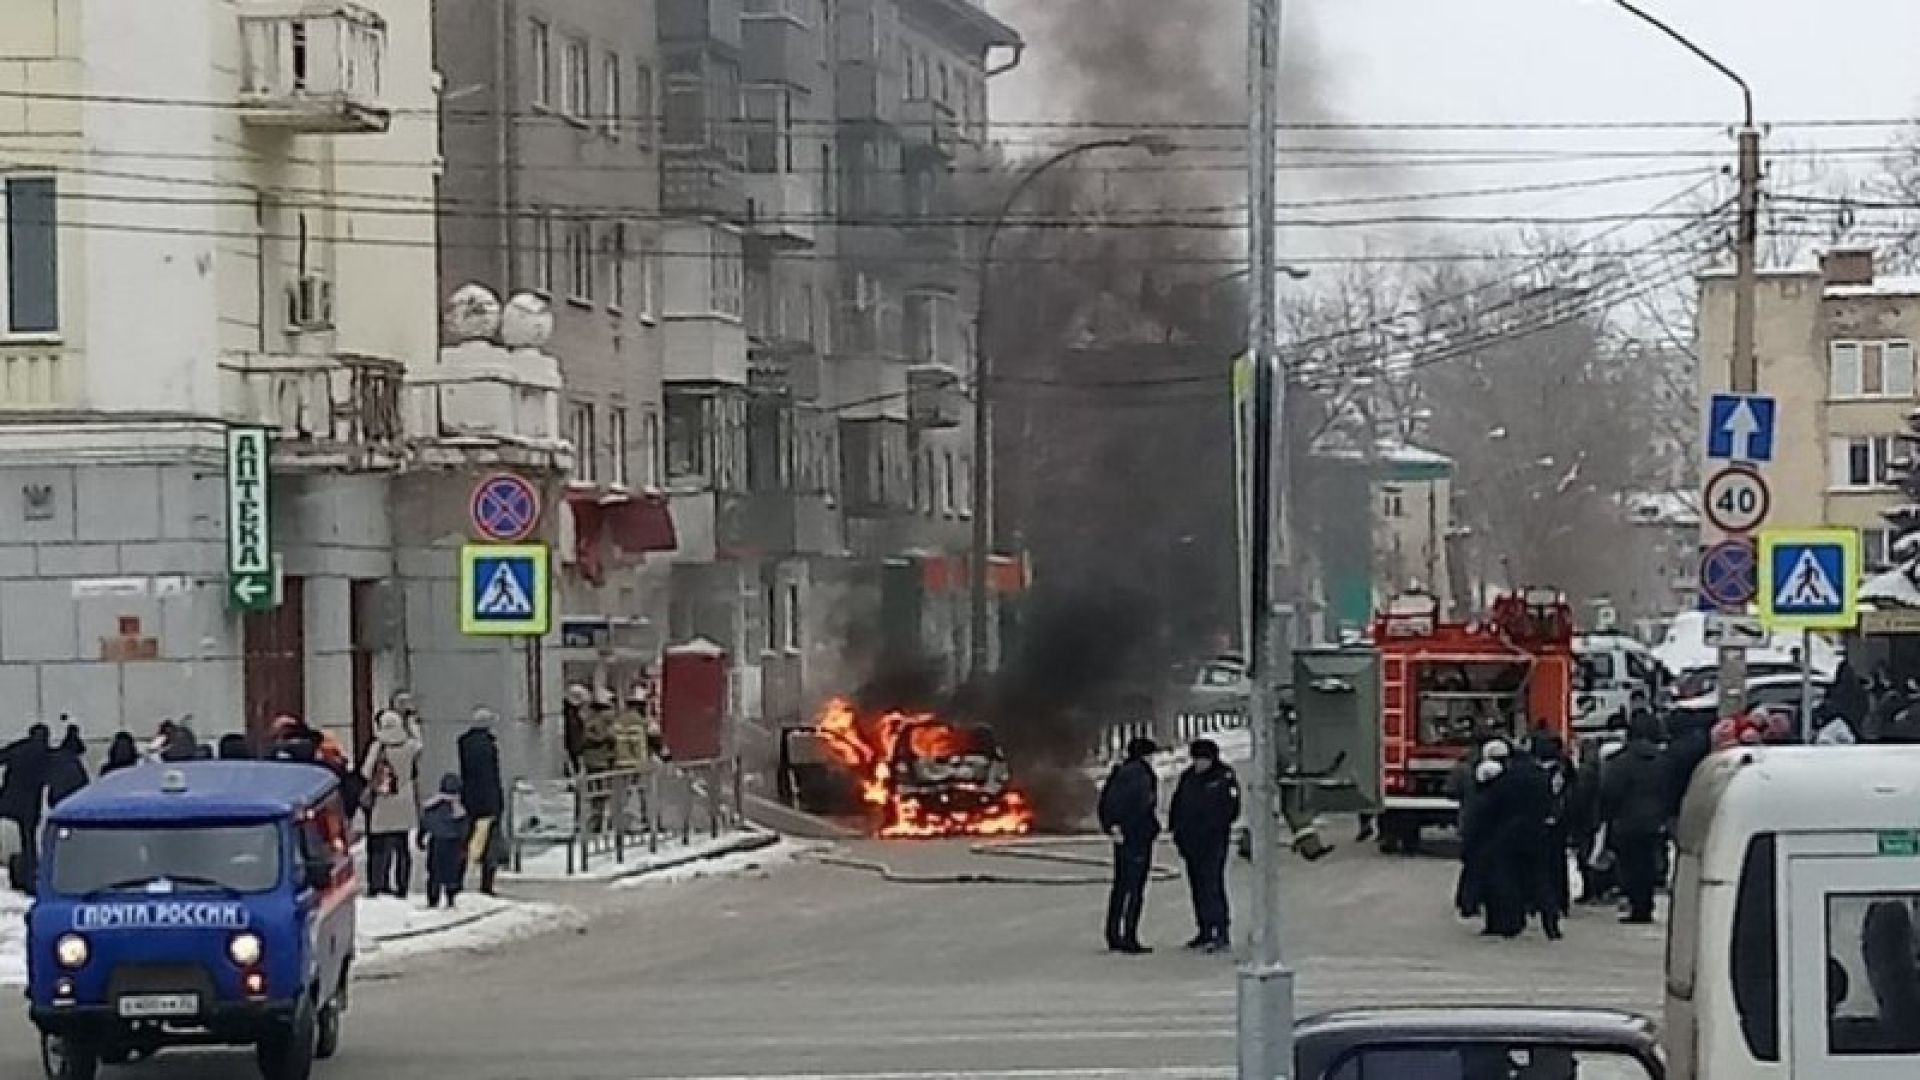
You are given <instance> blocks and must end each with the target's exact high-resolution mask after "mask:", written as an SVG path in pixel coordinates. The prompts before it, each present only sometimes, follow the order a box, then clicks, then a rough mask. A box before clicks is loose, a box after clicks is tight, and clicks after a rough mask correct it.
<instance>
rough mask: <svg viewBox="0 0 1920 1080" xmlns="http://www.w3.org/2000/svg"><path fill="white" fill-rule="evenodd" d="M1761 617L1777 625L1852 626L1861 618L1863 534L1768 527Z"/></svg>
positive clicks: (1764, 537)
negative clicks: (1861, 549)
mask: <svg viewBox="0 0 1920 1080" xmlns="http://www.w3.org/2000/svg"><path fill="white" fill-rule="evenodd" d="M1759 592H1760V618H1761V621H1763V622H1765V623H1766V624H1767V626H1768V627H1769V628H1770V629H1773V630H1851V629H1853V628H1854V627H1855V626H1858V625H1859V623H1860V610H1859V592H1860V534H1859V533H1858V532H1856V531H1855V530H1853V529H1806V530H1796V531H1779V530H1763V531H1762V532H1761V533H1760V590H1759Z"/></svg>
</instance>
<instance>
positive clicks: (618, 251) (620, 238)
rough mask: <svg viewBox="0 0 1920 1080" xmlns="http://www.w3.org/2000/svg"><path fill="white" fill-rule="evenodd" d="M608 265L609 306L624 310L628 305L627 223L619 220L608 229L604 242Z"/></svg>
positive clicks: (616, 309)
mask: <svg viewBox="0 0 1920 1080" xmlns="http://www.w3.org/2000/svg"><path fill="white" fill-rule="evenodd" d="M602 249H603V251H604V252H605V257H606V266H607V308H608V310H610V311H624V310H625V309H626V306H627V258H628V253H627V223H626V222H624V221H617V222H615V223H614V224H613V227H612V228H610V229H608V230H607V239H606V241H605V243H604V244H603V248H602Z"/></svg>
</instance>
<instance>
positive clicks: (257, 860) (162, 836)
mask: <svg viewBox="0 0 1920 1080" xmlns="http://www.w3.org/2000/svg"><path fill="white" fill-rule="evenodd" d="M51 848H52V851H51V855H52V858H53V888H54V891H55V892H58V893H62V894H64V895H68V896H85V895H88V894H90V893H98V892H113V891H118V890H126V891H129V892H139V891H143V890H145V889H147V888H148V887H149V886H152V885H153V884H154V883H155V882H167V883H169V884H170V885H172V886H173V887H175V888H178V889H180V890H182V891H185V892H192V891H194V890H196V889H218V890H224V891H231V892H240V893H260V892H266V891H268V890H270V889H272V888H273V886H274V884H275V883H276V882H278V881H279V880H280V831H279V829H278V828H277V827H276V826H275V825H273V824H272V823H270V822H269V823H264V824H258V825H220V826H211V827H208V826H199V827H179V828H154V827H145V828H108V827H100V828H78V827H73V826H60V827H59V828H57V829H56V830H55V831H54V835H53V843H52V845H51Z"/></svg>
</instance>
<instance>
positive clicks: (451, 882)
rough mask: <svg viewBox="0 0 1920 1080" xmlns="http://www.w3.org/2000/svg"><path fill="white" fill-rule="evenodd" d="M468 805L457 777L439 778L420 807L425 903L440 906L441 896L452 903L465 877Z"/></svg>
mask: <svg viewBox="0 0 1920 1080" xmlns="http://www.w3.org/2000/svg"><path fill="white" fill-rule="evenodd" d="M470 826H471V822H469V821H468V820H467V808H466V806H464V805H463V804H462V803H461V802H460V776H459V774H458V773H448V774H446V775H445V776H442V777H441V778H440V793H439V794H438V795H435V796H434V797H433V798H431V799H428V800H427V801H426V803H425V804H424V805H422V806H421V807H420V849H421V850H422V851H425V852H426V853H427V906H428V907H430V908H431V907H439V906H440V898H441V897H442V896H445V897H446V898H447V906H448V907H453V906H454V898H455V897H456V896H459V895H460V884H461V882H462V881H464V880H465V879H466V876H467V832H468V829H469V828H470Z"/></svg>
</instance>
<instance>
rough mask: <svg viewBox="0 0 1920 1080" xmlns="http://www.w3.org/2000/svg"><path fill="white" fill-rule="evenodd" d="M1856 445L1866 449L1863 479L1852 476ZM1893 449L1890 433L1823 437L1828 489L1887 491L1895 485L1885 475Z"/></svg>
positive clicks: (1896, 485) (1897, 483)
mask: <svg viewBox="0 0 1920 1080" xmlns="http://www.w3.org/2000/svg"><path fill="white" fill-rule="evenodd" d="M1859 446H1865V447H1866V451H1867V479H1866V480H1864V481H1861V480H1855V479H1854V478H1853V477H1854V472H1853V452H1854V450H1855V449H1856V448H1858V447H1859ZM1896 453H1897V451H1896V449H1895V446H1894V438H1893V436H1891V435H1832V436H1829V437H1828V441H1827V490H1828V491H1842V492H1845V491H1887V490H1891V489H1894V488H1897V487H1899V482H1898V481H1897V480H1896V479H1894V478H1892V477H1890V476H1888V467H1889V463H1890V462H1892V461H1893V460H1894V457H1895V454H1896Z"/></svg>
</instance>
